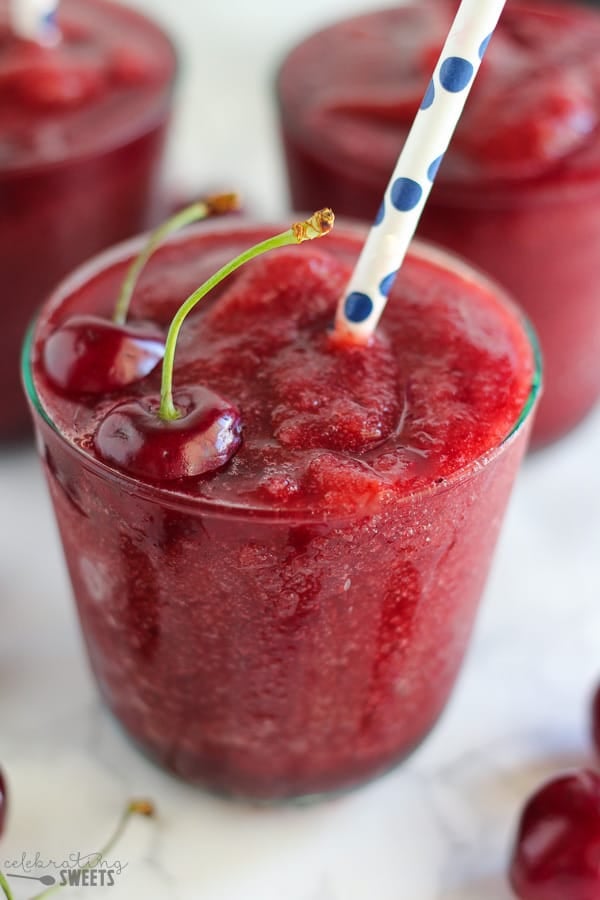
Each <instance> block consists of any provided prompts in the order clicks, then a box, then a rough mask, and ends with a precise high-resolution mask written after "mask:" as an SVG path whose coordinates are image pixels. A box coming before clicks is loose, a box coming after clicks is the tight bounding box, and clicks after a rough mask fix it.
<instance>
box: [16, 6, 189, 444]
mask: <svg viewBox="0 0 600 900" xmlns="http://www.w3.org/2000/svg"><path fill="white" fill-rule="evenodd" d="M58 29H59V33H60V39H59V40H58V42H57V43H53V44H52V45H51V46H46V45H44V44H42V43H37V42H35V41H34V40H26V39H23V38H21V37H18V36H17V35H16V34H15V33H14V32H13V30H12V29H11V27H10V24H9V3H8V0H0V206H1V208H2V215H1V216H0V278H1V279H2V285H3V302H2V329H1V331H0V382H1V383H2V386H3V392H4V402H3V404H2V410H1V411H0V439H2V438H15V437H18V436H19V435H20V434H22V433H24V432H25V429H26V427H27V424H28V414H27V407H26V404H25V403H24V401H23V396H22V391H21V389H20V384H19V350H20V346H21V343H22V340H23V336H24V333H25V330H26V327H27V324H28V322H29V321H30V319H31V316H32V315H33V312H34V310H35V309H36V308H37V307H38V306H39V305H40V304H41V302H42V300H43V299H44V297H45V296H47V294H48V292H49V291H50V290H51V289H52V288H53V287H54V286H55V284H56V283H57V282H58V280H59V279H60V278H63V277H64V276H65V275H66V274H67V273H68V272H70V271H71V270H72V269H73V268H74V267H75V266H76V265H78V264H79V263H81V262H83V261H84V260H85V259H87V258H88V257H89V256H91V255H92V254H94V253H97V252H98V251H99V250H101V249H103V248H104V247H107V246H109V245H110V244H114V243H116V242H117V241H120V240H123V239H124V238H126V237H129V236H131V235H133V234H137V233H139V232H140V231H141V230H143V229H144V228H146V227H147V226H148V224H149V223H150V221H151V220H152V219H153V218H154V217H155V215H156V209H155V207H156V206H157V200H158V197H157V193H158V188H159V171H160V165H161V159H162V152H163V146H164V142H165V134H166V128H167V123H168V119H169V114H170V110H171V105H172V93H173V91H172V89H173V81H174V77H175V71H176V60H175V53H174V49H173V46H172V44H171V42H170V41H169V39H168V38H167V36H166V35H165V33H164V32H163V31H162V30H161V29H160V28H159V27H158V26H157V25H156V24H155V23H153V22H152V21H150V20H149V19H147V18H145V17H143V16H142V15H140V14H139V13H137V12H134V11H133V10H132V9H127V8H125V7H123V6H119V5H118V4H115V3H112V2H111V3H108V2H105V0H62V2H61V3H60V8H59V14H58Z"/></svg>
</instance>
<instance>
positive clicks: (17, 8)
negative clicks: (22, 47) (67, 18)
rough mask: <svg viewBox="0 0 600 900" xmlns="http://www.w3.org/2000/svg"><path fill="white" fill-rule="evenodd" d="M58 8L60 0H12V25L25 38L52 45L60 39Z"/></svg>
mask: <svg viewBox="0 0 600 900" xmlns="http://www.w3.org/2000/svg"><path fill="white" fill-rule="evenodd" d="M57 9H58V0H10V23H11V27H12V29H13V31H14V32H15V33H16V34H18V35H19V37H22V38H25V40H29V41H35V42H36V43H38V44H44V45H45V46H52V45H53V44H57V43H58V41H59V40H60V31H59V28H58V25H57V24H56V11H57Z"/></svg>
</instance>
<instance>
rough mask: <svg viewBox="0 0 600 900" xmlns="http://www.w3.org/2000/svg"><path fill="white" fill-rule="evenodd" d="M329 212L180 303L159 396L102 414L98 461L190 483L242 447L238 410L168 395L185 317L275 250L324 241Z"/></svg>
mask: <svg viewBox="0 0 600 900" xmlns="http://www.w3.org/2000/svg"><path fill="white" fill-rule="evenodd" d="M332 226H333V213H332V212H331V210H320V211H319V212H317V213H315V214H314V215H313V216H312V217H311V218H310V219H308V220H307V221H305V222H299V223H296V224H294V225H293V226H292V227H291V228H290V229H289V230H288V231H285V232H283V233H281V234H278V235H275V236H274V237H271V238H267V240H265V241H261V242H260V243H259V244H256V245H255V246H254V247H251V248H250V249H249V250H246V251H244V252H243V253H241V254H240V255H239V256H237V257H236V258H235V259H233V260H231V262H229V263H226V265H224V266H222V267H221V268H220V269H219V270H218V272H216V273H215V274H214V275H212V276H211V277H210V278H209V279H208V280H207V281H205V282H204V284H202V285H200V287H199V288H197V289H196V290H195V291H194V292H193V293H192V294H190V296H189V297H188V298H187V299H186V300H185V301H184V302H183V303H182V305H181V306H180V308H179V309H178V310H177V312H176V313H175V316H174V317H173V321H172V322H171V325H170V327H169V332H168V334H167V339H166V342H165V354H164V359H163V367H162V382H161V391H160V396H147V397H141V398H136V399H128V400H125V401H123V402H122V403H119V404H117V405H116V406H114V407H112V409H110V410H108V412H107V413H106V414H105V416H104V418H103V419H102V420H101V421H100V423H99V425H98V428H97V430H96V433H95V435H94V448H95V450H96V453H97V455H98V456H99V457H100V459H102V460H103V461H104V462H107V463H108V464H109V465H112V466H116V467H117V468H119V469H121V470H122V471H124V472H127V473H128V474H130V475H135V476H140V477H143V478H147V479H150V480H155V481H173V480H177V479H180V478H190V477H196V476H198V475H203V474H205V473H207V472H211V471H214V470H215V469H218V468H220V467H221V466H223V465H225V463H227V462H228V461H229V460H230V459H231V458H232V456H233V455H234V453H235V452H236V451H237V449H238V448H239V446H240V444H241V440H242V437H241V432H242V420H241V414H240V412H239V410H238V409H237V408H236V407H235V406H234V405H233V404H232V403H230V402H228V401H227V400H225V399H224V398H222V397H220V396H219V395H218V394H215V393H214V391H211V390H209V389H208V388H206V387H202V386H199V385H198V386H195V387H191V388H186V389H185V390H182V391H179V392H178V393H177V394H176V395H175V396H174V394H173V365H174V360H175V348H176V345H177V338H178V336H179V332H180V330H181V326H182V325H183V322H184V320H185V318H186V316H187V315H188V313H189V312H190V311H191V310H192V309H193V308H194V307H195V306H196V304H197V303H199V302H200V300H201V299H202V298H203V297H205V296H206V294H208V292H209V291H211V290H212V288H214V287H216V285H218V284H219V283H220V282H221V281H223V279H224V278H226V277H227V276H228V275H230V274H231V273H232V272H234V271H235V270H236V269H238V268H239V267H240V266H242V265H243V264H244V263H246V262H248V261H249V260H251V259H254V258H255V257H256V256H259V255H260V254H261V253H264V252H266V251H268V250H273V249H275V248H276V247H285V246H287V245H289V244H294V243H301V242H302V241H305V240H311V239H312V238H316V237H321V236H322V235H324V234H327V233H328V232H329V231H330V230H331V228H332Z"/></svg>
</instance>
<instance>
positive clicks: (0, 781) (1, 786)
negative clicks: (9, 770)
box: [0, 769, 7, 837]
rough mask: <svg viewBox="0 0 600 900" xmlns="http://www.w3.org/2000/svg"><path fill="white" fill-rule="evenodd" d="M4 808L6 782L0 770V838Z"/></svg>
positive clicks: (4, 819) (4, 818)
mask: <svg viewBox="0 0 600 900" xmlns="http://www.w3.org/2000/svg"><path fill="white" fill-rule="evenodd" d="M6 806H7V798H6V782H5V781H4V775H3V774H2V770H1V769H0V837H2V834H3V832H4V823H5V821H6Z"/></svg>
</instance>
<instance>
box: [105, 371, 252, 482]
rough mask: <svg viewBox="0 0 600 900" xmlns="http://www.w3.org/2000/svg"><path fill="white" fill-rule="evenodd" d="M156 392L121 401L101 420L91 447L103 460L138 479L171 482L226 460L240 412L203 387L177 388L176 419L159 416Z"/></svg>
mask: <svg viewBox="0 0 600 900" xmlns="http://www.w3.org/2000/svg"><path fill="white" fill-rule="evenodd" d="M159 402H160V401H159V398H158V396H156V395H154V396H149V397H142V398H139V399H135V400H125V401H124V402H123V403H119V404H118V405H117V406H114V407H113V408H112V409H111V410H110V412H108V413H107V415H106V416H105V418H104V419H103V420H102V421H101V422H100V425H99V426H98V429H97V431H96V434H95V435H94V447H95V450H96V453H97V455H98V456H99V458H100V459H102V460H103V461H104V462H106V463H108V464H109V465H112V466H115V467H116V468H118V469H121V470H122V471H123V472H126V473H127V474H128V475H134V476H136V477H138V478H143V479H144V480H150V481H175V480H177V479H179V478H194V477H196V476H198V475H204V474H205V473H206V472H212V471H214V470H215V469H219V468H221V466H224V465H225V463H227V462H229V460H230V459H231V457H232V456H233V455H234V453H235V452H236V450H237V449H238V447H239V446H240V444H241V441H242V437H241V434H242V421H241V416H240V412H239V410H238V409H236V407H235V406H233V405H232V404H231V403H229V402H228V401H227V400H224V399H223V397H220V396H219V395H218V394H215V393H214V392H213V391H210V390H208V388H204V387H190V388H186V389H185V390H181V391H179V392H178V394H177V395H176V397H175V406H176V408H177V410H178V411H179V412H180V413H181V417H180V418H179V419H176V420H175V421H172V422H165V421H164V420H162V419H160V418H159V417H158V408H159Z"/></svg>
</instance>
